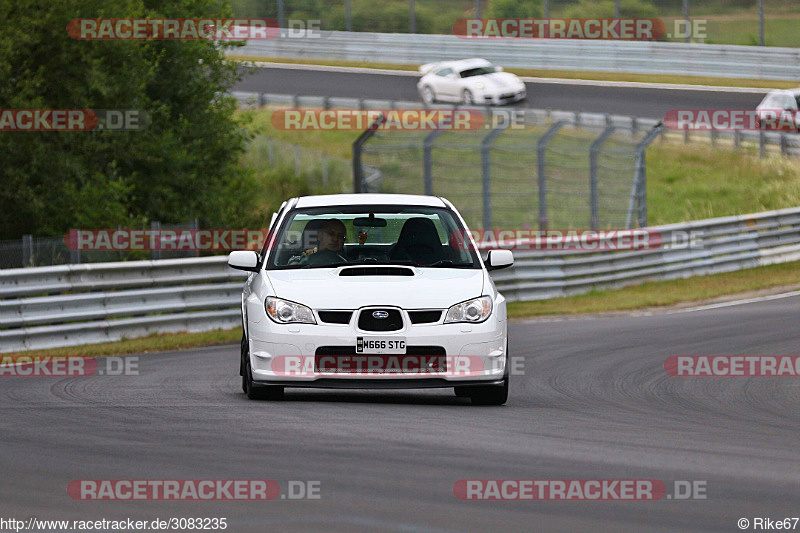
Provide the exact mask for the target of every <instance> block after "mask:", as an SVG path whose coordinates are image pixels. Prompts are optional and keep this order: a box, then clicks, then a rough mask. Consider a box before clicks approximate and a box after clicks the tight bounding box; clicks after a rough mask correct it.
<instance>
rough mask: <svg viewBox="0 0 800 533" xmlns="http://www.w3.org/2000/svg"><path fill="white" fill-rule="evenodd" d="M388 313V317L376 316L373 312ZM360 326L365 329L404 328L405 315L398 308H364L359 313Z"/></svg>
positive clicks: (386, 329)
mask: <svg viewBox="0 0 800 533" xmlns="http://www.w3.org/2000/svg"><path fill="white" fill-rule="evenodd" d="M376 312H383V313H386V315H387V316H386V318H376V317H375V316H373V313H376ZM358 327H359V329H362V330H364V331H397V330H398V329H403V316H402V315H401V314H400V311H398V310H397V309H364V310H362V311H361V313H360V314H359V315H358Z"/></svg>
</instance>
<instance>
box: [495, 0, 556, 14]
mask: <svg viewBox="0 0 800 533" xmlns="http://www.w3.org/2000/svg"><path fill="white" fill-rule="evenodd" d="M541 16H542V4H541V2H540V1H539V0H491V2H489V9H488V10H487V12H486V17H487V18H537V17H541Z"/></svg>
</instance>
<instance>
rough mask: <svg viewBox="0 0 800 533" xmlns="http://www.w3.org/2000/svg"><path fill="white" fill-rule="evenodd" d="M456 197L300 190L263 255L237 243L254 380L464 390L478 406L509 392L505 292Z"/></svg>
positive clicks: (247, 374) (278, 393)
mask: <svg viewBox="0 0 800 533" xmlns="http://www.w3.org/2000/svg"><path fill="white" fill-rule="evenodd" d="M513 262H514V259H513V256H512V254H511V252H510V251H509V250H492V251H490V252H488V254H487V255H486V258H485V259H484V258H482V257H481V255H480V254H479V253H478V251H477V249H476V246H475V241H474V239H473V238H472V237H471V235H470V233H469V232H468V231H467V228H466V224H465V223H464V220H463V218H462V217H461V215H460V214H459V213H458V211H457V210H456V208H455V207H454V206H453V205H452V204H451V203H450V202H449V201H447V200H445V199H444V198H439V197H435V196H412V195H400V194H338V195H328V196H307V197H302V198H293V199H291V200H288V201H286V202H284V203H283V205H282V206H281V208H280V210H279V211H278V213H276V214H275V215H273V217H272V221H271V223H270V231H269V235H268V238H267V240H266V242H265V244H264V248H263V250H262V252H261V253H260V254H259V253H257V252H254V251H237V252H233V253H231V254H230V257H229V258H228V265H229V266H231V267H233V268H237V269H240V270H245V271H249V272H250V275H249V276H248V278H247V282H246V283H245V286H244V291H243V293H242V324H243V330H244V331H243V335H242V349H241V362H240V365H239V367H240V369H239V370H240V374H241V376H242V389H243V390H244V391H245V392H246V393H247V395H248V397H249V398H251V399H272V400H277V399H280V398H282V397H283V391H284V387H313V388H351V389H364V388H429V387H454V388H455V392H456V395H457V396H461V397H469V398H470V399H471V400H472V402H473V403H476V404H483V405H487V404H488V405H500V404H503V403H505V402H506V400H507V398H508V381H509V372H508V336H507V327H506V322H507V320H506V302H505V298H503V296H502V295H501V294H500V293H499V292H497V289H496V288H495V285H494V283H493V282H492V279H491V278H490V277H489V273H488V272H489V271H490V270H494V269H499V268H504V267H508V266H511V265H512V264H513Z"/></svg>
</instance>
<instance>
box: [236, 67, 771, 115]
mask: <svg viewBox="0 0 800 533" xmlns="http://www.w3.org/2000/svg"><path fill="white" fill-rule="evenodd" d="M245 70H247V71H248V74H247V75H246V76H245V78H244V79H243V80H242V81H241V82H239V84H238V85H237V86H236V87H235V90H237V91H250V92H265V93H277V94H299V95H309V96H338V97H352V98H380V99H394V100H410V101H420V99H419V94H418V93H417V88H416V83H417V80H418V79H419V78H418V77H416V76H408V75H401V74H398V75H392V74H364V73H354V72H335V71H334V72H331V71H324V70H305V69H302V68H291V69H286V68H252V69H245ZM526 86H527V93H528V98H527V100H526V101H525V102H524V103H523V104H521V105H524V106H526V107H533V108H539V109H559V110H563V111H586V112H596V113H612V114H618V115H630V116H637V117H644V118H663V116H664V114H665V113H666V112H667V111H669V110H670V109H755V107H756V106H757V105H758V103H759V102H760V101H761V99H762V98H763V97H764V94H765V93H766V91H764V92H757V93H754V92H725V91H724V90H720V91H708V90H686V89H682V90H676V89H660V88H639V87H636V88H632V87H615V86H598V85H583V84H568V83H545V82H529V83H526Z"/></svg>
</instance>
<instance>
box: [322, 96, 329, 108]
mask: <svg viewBox="0 0 800 533" xmlns="http://www.w3.org/2000/svg"><path fill="white" fill-rule="evenodd" d="M330 108H331V97H330V96H323V97H322V109H330Z"/></svg>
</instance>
